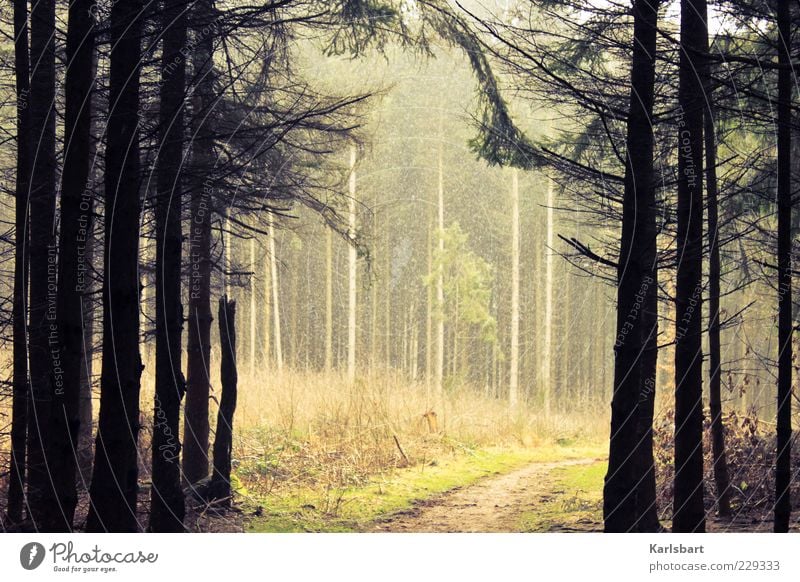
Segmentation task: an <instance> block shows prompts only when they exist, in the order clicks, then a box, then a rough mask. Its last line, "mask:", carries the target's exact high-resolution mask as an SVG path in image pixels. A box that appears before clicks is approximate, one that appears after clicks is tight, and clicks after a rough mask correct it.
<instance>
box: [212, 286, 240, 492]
mask: <svg viewBox="0 0 800 582" xmlns="http://www.w3.org/2000/svg"><path fill="white" fill-rule="evenodd" d="M217 317H218V318H219V338H220V350H221V352H222V354H221V358H220V380H221V382H222V396H221V398H220V403H219V412H218V414H217V428H216V432H215V435H214V474H213V475H212V477H211V483H210V485H209V499H211V500H218V501H220V502H222V503H223V504H224V505H230V501H231V451H232V449H233V415H234V413H235V412H236V391H237V383H238V373H237V369H236V302H235V301H228V297H227V296H225V297H222V298H220V300H219V314H218V316H217Z"/></svg>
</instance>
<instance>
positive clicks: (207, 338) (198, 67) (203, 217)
mask: <svg viewBox="0 0 800 582" xmlns="http://www.w3.org/2000/svg"><path fill="white" fill-rule="evenodd" d="M211 14H212V3H211V1H210V0H198V1H197V2H195V4H194V8H193V10H192V18H193V20H195V21H196V23H193V26H194V27H195V28H196V32H195V34H196V36H197V37H198V39H199V40H198V42H197V44H196V45H195V47H194V52H193V54H192V65H193V68H194V76H195V78H196V79H197V81H196V83H197V86H196V87H195V92H194V99H193V116H194V122H195V124H194V127H193V128H192V135H193V139H192V146H191V149H192V152H191V157H192V163H191V168H192V176H191V208H190V216H191V222H190V226H189V247H190V249H189V260H190V270H191V277H190V284H189V322H188V326H187V327H188V332H187V346H186V405H185V409H184V425H183V426H184V428H183V435H184V436H183V441H184V442H183V476H184V479H185V480H186V482H188V483H196V482H197V481H200V480H201V479H205V478H206V477H208V464H209V463H208V437H209V422H208V399H209V394H210V391H211V380H210V375H211V371H210V367H209V366H210V359H211V322H212V316H211V268H212V264H211V237H212V233H211V221H212V214H213V204H212V202H213V199H212V198H213V194H214V187H215V185H214V178H213V170H214V138H213V132H214V127H213V125H214V112H213V107H214V67H213V55H214V35H213V34H209V33H208V31H206V32H205V33H203V27H204V23H205V22H206V20H207V19H208V18H209V17H210V16H209V15H211Z"/></svg>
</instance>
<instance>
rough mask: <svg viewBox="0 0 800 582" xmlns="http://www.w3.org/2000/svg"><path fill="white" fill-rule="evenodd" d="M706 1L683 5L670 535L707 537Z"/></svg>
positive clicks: (687, 0)
mask: <svg viewBox="0 0 800 582" xmlns="http://www.w3.org/2000/svg"><path fill="white" fill-rule="evenodd" d="M705 19H706V2H705V0H681V53H680V66H679V86H678V106H679V111H680V114H681V115H680V117H681V119H680V121H679V123H678V140H679V146H678V213H677V219H678V239H677V243H678V257H679V259H680V260H679V262H678V274H677V280H676V282H677V285H676V301H675V304H676V318H675V322H676V330H675V500H674V507H675V512H674V514H673V517H672V530H673V531H674V532H677V533H685V532H703V531H705V508H704V506H703V491H704V484H703V353H702V346H701V339H702V303H703V297H702V293H703V281H702V272H703V255H702V251H703V175H702V172H703V109H704V107H705V100H704V95H703V86H702V83H701V80H700V78H699V76H698V74H697V71H698V70H701V67H702V66H704V65H705V63H704V62H703V61H705V57H704V56H702V54H703V53H702V51H703V47H704V46H705V45H706V44H707V42H708V30H707V28H706V20H705Z"/></svg>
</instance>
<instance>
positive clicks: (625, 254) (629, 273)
mask: <svg viewBox="0 0 800 582" xmlns="http://www.w3.org/2000/svg"><path fill="white" fill-rule="evenodd" d="M658 7H659V2H653V1H652V0H637V1H636V2H635V3H634V6H633V18H634V25H633V31H634V32H633V34H634V41H633V60H632V63H631V95H630V112H629V115H628V127H627V138H626V149H627V156H626V164H625V187H624V195H623V209H622V212H623V214H622V232H621V237H620V255H619V265H618V272H617V324H616V340H615V344H614V391H613V395H612V399H611V438H610V443H609V460H608V473H607V474H606V478H605V485H604V488H603V519H604V529H605V531H607V532H632V531H636V530H638V529H639V528H640V526H641V522H642V519H641V517H642V509H643V508H642V507H641V506H642V503H641V502H639V501H637V500H638V499H639V498H642V499H644V498H645V497H646V493H645V494H643V490H642V489H640V486H641V485H640V483H641V482H642V480H643V478H644V474H643V472H644V471H645V469H646V467H645V466H646V465H647V462H646V458H645V457H644V455H645V454H646V451H647V445H646V444H645V445H644V446H643V447H640V446H639V445H638V443H639V440H640V435H642V434H643V430H642V425H641V424H640V416H639V415H640V401H642V400H645V402H648V399H649V396H648V395H647V394H646V392H645V390H646V389H650V390H652V391H654V390H655V385H654V383H653V385H652V386H651V385H649V384H646V383H645V380H646V378H643V376H644V371H643V367H644V364H643V355H644V350H645V347H646V346H652V343H651V342H652V339H651V338H650V337H649V334H652V333H653V326H654V324H655V323H656V321H655V318H654V317H653V315H650V316H649V317H648V316H647V315H645V314H644V313H643V312H645V311H648V310H650V311H652V310H654V308H655V305H654V303H653V301H652V300H651V301H648V297H649V296H650V295H654V293H655V286H656V282H655V280H654V268H655V248H656V246H655V245H656V241H655V228H654V224H653V222H654V205H655V200H654V198H655V190H654V188H655V184H654V180H653V128H652V125H651V119H652V112H653V98H654V97H653V96H654V83H655V51H656V27H657V24H658ZM648 323H649V325H648ZM648 328H649V329H648ZM650 357H654V356H652V355H651V356H650ZM648 368H649V366H648ZM647 377H648V378H649V376H647ZM648 406H649V404H648ZM642 418H645V416H643V417H642ZM645 424H646V421H645ZM645 428H648V427H645ZM644 434H647V433H646V431H645V433H644ZM643 459H645V461H644V462H643Z"/></svg>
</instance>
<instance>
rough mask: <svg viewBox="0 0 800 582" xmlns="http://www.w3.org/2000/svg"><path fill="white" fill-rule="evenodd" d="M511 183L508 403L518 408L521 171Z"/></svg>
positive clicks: (514, 174)
mask: <svg viewBox="0 0 800 582" xmlns="http://www.w3.org/2000/svg"><path fill="white" fill-rule="evenodd" d="M512 172H513V173H512V185H511V362H510V365H511V369H510V371H509V383H508V404H509V405H510V406H511V408H512V409H513V408H516V406H517V400H518V399H519V171H518V170H517V169H516V168H514V169H513V170H512Z"/></svg>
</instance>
